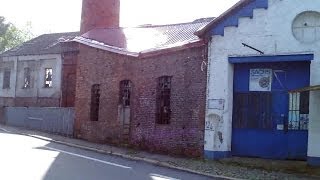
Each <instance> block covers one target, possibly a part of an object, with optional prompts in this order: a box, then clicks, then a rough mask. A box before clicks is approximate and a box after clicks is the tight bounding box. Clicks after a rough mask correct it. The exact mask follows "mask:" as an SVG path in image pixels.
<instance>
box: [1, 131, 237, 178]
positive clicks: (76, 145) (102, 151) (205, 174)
mask: <svg viewBox="0 0 320 180" xmlns="http://www.w3.org/2000/svg"><path fill="white" fill-rule="evenodd" d="M0 130H2V131H5V132H7V133H16V134H20V135H24V136H28V137H32V138H36V139H40V140H44V141H48V142H54V143H58V144H62V145H66V146H70V147H75V148H80V149H83V150H89V151H93V152H97V153H101V154H107V155H114V156H118V157H122V158H125V159H130V160H135V161H143V162H146V163H149V164H153V165H157V166H161V167H166V168H171V169H176V170H180V171H184V172H188V173H192V174H198V175H202V176H207V177H210V178H220V179H228V180H241V179H239V178H232V177H227V176H219V175H212V174H209V173H203V172H200V171H195V170H192V169H188V168H183V167H179V166H173V165H171V164H169V163H166V162H161V161H158V160H154V159H149V158H143V157H133V156H130V155H127V154H122V153H117V152H112V151H107V150H101V149H96V148H92V147H87V146H82V145H78V144H74V143H68V142H64V141H59V140H54V139H49V138H45V137H41V136H37V135H31V134H28V133H23V132H13V131H10V130H7V129H5V128H2V127H0Z"/></svg>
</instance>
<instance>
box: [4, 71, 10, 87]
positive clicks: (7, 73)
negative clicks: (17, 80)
mask: <svg viewBox="0 0 320 180" xmlns="http://www.w3.org/2000/svg"><path fill="white" fill-rule="evenodd" d="M10 76H11V71H10V69H5V70H4V73H3V85H2V88H3V89H10Z"/></svg>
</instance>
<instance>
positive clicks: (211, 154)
mask: <svg viewBox="0 0 320 180" xmlns="http://www.w3.org/2000/svg"><path fill="white" fill-rule="evenodd" d="M204 157H205V158H206V159H213V160H218V159H223V158H227V157H231V152H230V151H204Z"/></svg>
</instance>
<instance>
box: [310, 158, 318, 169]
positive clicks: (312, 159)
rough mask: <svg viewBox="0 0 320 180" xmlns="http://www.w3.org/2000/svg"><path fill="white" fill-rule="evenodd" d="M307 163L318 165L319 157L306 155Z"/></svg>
mask: <svg viewBox="0 0 320 180" xmlns="http://www.w3.org/2000/svg"><path fill="white" fill-rule="evenodd" d="M308 164H309V165H310V166H317V167H320V157H308Z"/></svg>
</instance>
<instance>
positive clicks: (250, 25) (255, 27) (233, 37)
mask: <svg viewBox="0 0 320 180" xmlns="http://www.w3.org/2000/svg"><path fill="white" fill-rule="evenodd" d="M304 11H317V12H320V2H319V3H316V2H315V0H303V1H302V0H269V8H268V9H256V10H254V16H253V18H252V19H250V18H240V19H239V26H238V27H226V28H225V34H224V36H220V35H216V36H213V37H212V43H211V44H210V45H209V57H208V58H209V67H208V86H207V87H208V91H207V112H206V113H207V117H206V125H207V124H209V123H213V121H214V120H212V118H211V119H210V117H212V114H217V115H219V116H221V117H222V118H221V121H220V122H218V123H217V126H216V127H214V131H212V130H211V131H210V130H206V133H205V136H206V137H205V142H206V144H205V151H213V152H230V151H231V136H232V134H231V132H232V105H233V97H232V95H233V93H232V92H233V67H232V65H231V64H230V63H228V57H230V56H249V55H259V53H258V52H256V51H254V50H252V49H249V48H247V47H244V46H243V45H242V43H246V44H248V45H250V46H253V47H255V48H257V49H259V50H261V51H263V52H264V53H265V54H266V55H281V54H300V53H313V54H314V60H313V62H312V63H311V85H319V84H320V41H317V42H315V43H309V44H308V43H301V42H299V41H297V40H296V39H295V38H294V36H293V34H292V22H293V20H294V19H295V17H296V16H297V15H298V14H300V13H302V12H304ZM213 99H223V100H225V105H224V109H223V110H217V109H210V108H208V107H209V104H210V101H211V102H213V101H214V100H213ZM310 100H311V101H310V122H309V127H310V128H309V147H308V156H310V157H320V119H319V118H318V117H320V104H319V103H320V94H319V92H314V93H311V95H310ZM215 123H216V122H215ZM206 129H208V128H206ZM219 132H222V136H223V139H224V141H223V142H221V141H220V140H219V138H217V136H218V134H219ZM212 134H214V135H212Z"/></svg>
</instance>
